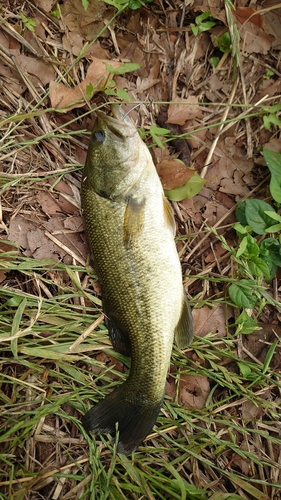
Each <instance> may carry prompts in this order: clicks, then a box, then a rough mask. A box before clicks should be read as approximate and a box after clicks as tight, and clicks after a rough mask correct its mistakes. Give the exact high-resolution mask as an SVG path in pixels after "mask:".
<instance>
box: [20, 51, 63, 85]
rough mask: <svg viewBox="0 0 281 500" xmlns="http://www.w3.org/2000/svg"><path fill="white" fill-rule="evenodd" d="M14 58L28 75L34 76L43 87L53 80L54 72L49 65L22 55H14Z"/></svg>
mask: <svg viewBox="0 0 281 500" xmlns="http://www.w3.org/2000/svg"><path fill="white" fill-rule="evenodd" d="M15 58H16V60H17V62H18V63H19V64H20V65H21V67H22V68H23V69H24V70H25V71H26V72H27V73H28V74H29V75H32V76H36V78H38V80H40V82H41V83H42V84H43V85H47V84H48V83H50V82H51V80H53V79H54V76H55V70H54V68H53V67H52V65H51V64H50V63H45V62H44V61H43V60H42V59H36V57H31V56H26V55H24V54H19V55H16V56H15ZM37 83H38V82H37Z"/></svg>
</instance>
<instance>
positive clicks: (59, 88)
mask: <svg viewBox="0 0 281 500" xmlns="http://www.w3.org/2000/svg"><path fill="white" fill-rule="evenodd" d="M91 59H92V61H93V62H92V63H91V64H90V66H89V68H88V71H87V75H86V78H85V79H84V80H83V81H82V82H81V83H80V84H79V85H76V86H75V87H74V88H69V87H66V85H64V84H63V83H56V82H54V81H51V82H50V99H51V105H52V106H53V107H54V108H57V109H63V108H68V111H70V110H71V109H73V108H80V107H81V106H84V104H85V94H86V87H87V85H90V84H91V85H92V86H93V88H94V89H95V92H98V91H99V90H101V89H102V88H103V85H104V83H105V80H106V79H107V77H108V74H109V73H108V71H107V69H106V64H110V66H113V68H119V67H120V66H121V65H122V63H121V62H117V61H108V60H105V59H98V58H97V57H93V56H92V57H91ZM79 101H80V102H79ZM81 101H82V102H81Z"/></svg>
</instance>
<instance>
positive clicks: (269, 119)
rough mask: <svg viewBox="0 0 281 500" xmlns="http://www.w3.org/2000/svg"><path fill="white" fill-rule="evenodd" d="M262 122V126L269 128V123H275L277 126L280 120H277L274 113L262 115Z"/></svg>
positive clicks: (280, 122)
mask: <svg viewBox="0 0 281 500" xmlns="http://www.w3.org/2000/svg"><path fill="white" fill-rule="evenodd" d="M263 124H264V128H265V129H266V130H269V129H270V127H271V125H277V126H278V127H279V126H280V125H281V120H279V118H278V117H277V116H276V115H274V114H270V115H264V116H263Z"/></svg>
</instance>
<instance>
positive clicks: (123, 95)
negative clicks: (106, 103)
mask: <svg viewBox="0 0 281 500" xmlns="http://www.w3.org/2000/svg"><path fill="white" fill-rule="evenodd" d="M116 95H117V97H119V99H121V100H122V101H128V102H130V100H131V97H130V96H129V94H128V92H127V90H125V89H117V90H116Z"/></svg>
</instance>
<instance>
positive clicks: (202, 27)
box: [190, 10, 216, 36]
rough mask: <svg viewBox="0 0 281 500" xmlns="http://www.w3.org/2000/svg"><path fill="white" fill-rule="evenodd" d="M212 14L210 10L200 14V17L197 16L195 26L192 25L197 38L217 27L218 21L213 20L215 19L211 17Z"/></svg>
mask: <svg viewBox="0 0 281 500" xmlns="http://www.w3.org/2000/svg"><path fill="white" fill-rule="evenodd" d="M210 14H211V11H210V10H208V11H207V12H203V13H202V14H200V16H197V17H196V18H195V24H193V23H191V24H190V27H191V30H192V33H193V35H195V36H197V35H198V34H199V33H202V32H203V31H208V30H209V29H211V28H212V27H213V26H215V25H216V21H215V20H214V19H213V17H211V16H210Z"/></svg>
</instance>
